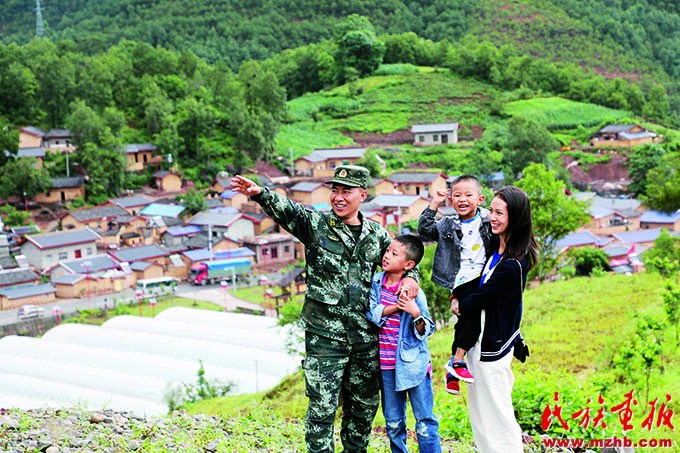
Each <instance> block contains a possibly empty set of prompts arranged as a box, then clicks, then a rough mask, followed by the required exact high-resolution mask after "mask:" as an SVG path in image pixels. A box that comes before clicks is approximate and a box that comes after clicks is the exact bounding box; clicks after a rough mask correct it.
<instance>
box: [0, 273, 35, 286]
mask: <svg viewBox="0 0 680 453" xmlns="http://www.w3.org/2000/svg"><path fill="white" fill-rule="evenodd" d="M38 282H40V277H39V276H38V274H36V273H35V272H33V271H32V270H30V269H6V270H1V271H0V288H5V287H8V286H16V285H35V284H36V283H38Z"/></svg>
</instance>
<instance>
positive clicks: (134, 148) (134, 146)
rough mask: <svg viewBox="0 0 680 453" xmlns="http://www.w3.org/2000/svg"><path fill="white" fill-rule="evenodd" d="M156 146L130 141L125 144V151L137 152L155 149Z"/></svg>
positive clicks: (129, 152)
mask: <svg viewBox="0 0 680 453" xmlns="http://www.w3.org/2000/svg"><path fill="white" fill-rule="evenodd" d="M155 150H156V147H155V146H154V145H152V144H151V143H131V144H129V145H125V152H126V153H128V154H134V153H139V152H141V151H155Z"/></svg>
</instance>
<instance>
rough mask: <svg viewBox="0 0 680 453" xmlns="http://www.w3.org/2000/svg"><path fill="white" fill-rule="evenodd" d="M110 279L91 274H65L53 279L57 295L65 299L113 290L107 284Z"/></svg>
mask: <svg viewBox="0 0 680 453" xmlns="http://www.w3.org/2000/svg"><path fill="white" fill-rule="evenodd" d="M105 282H110V280H108V279H98V278H96V277H93V276H89V275H79V274H63V275H60V276H59V277H55V278H53V279H52V282H51V283H52V285H53V286H54V288H55V289H56V293H57V297H60V298H64V299H78V298H88V299H89V298H90V297H92V296H96V295H99V294H106V293H111V292H113V291H114V290H113V288H112V287H110V286H109V285H106V283H105Z"/></svg>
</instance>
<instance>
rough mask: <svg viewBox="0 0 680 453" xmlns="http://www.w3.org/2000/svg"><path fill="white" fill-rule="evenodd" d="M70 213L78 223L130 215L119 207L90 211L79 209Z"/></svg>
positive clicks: (103, 207) (105, 207) (92, 209)
mask: <svg viewBox="0 0 680 453" xmlns="http://www.w3.org/2000/svg"><path fill="white" fill-rule="evenodd" d="M68 213H69V214H71V215H72V216H73V217H74V218H75V219H76V220H77V221H78V222H87V221H90V220H97V219H103V218H104V217H106V218H112V217H118V216H127V215H128V212H127V211H126V210H125V209H123V208H122V207H120V206H117V205H113V206H102V207H98V208H90V209H79V210H77V211H69V212H68Z"/></svg>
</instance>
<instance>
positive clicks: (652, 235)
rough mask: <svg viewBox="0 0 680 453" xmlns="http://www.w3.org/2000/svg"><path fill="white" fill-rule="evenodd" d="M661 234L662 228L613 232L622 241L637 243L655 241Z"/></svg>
mask: <svg viewBox="0 0 680 453" xmlns="http://www.w3.org/2000/svg"><path fill="white" fill-rule="evenodd" d="M660 235H661V228H654V229H651V230H638V231H626V232H625V233H617V234H612V236H614V238H615V239H617V240H619V241H621V242H628V243H630V244H635V243H638V242H653V241H655V240H656V238H658V237H659V236H660Z"/></svg>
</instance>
